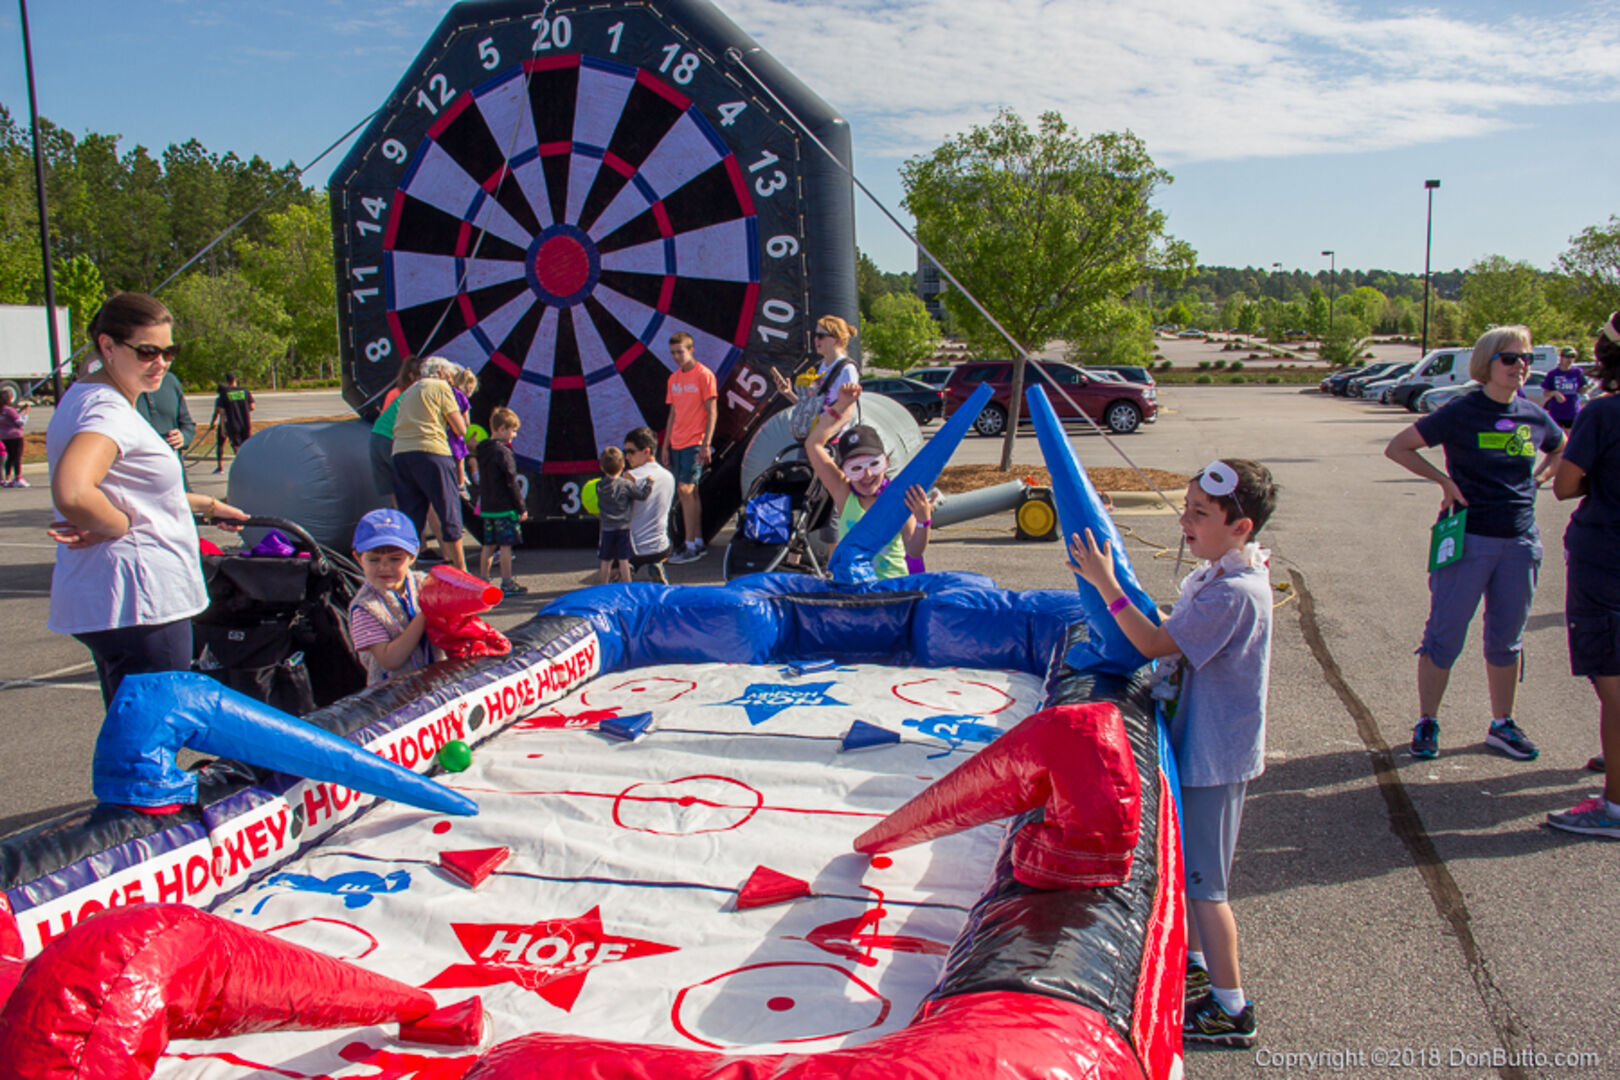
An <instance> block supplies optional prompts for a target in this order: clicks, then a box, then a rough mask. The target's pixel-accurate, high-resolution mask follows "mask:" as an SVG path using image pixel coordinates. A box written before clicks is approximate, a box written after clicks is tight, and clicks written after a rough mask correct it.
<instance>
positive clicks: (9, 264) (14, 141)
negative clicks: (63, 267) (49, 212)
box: [0, 105, 43, 304]
mask: <svg viewBox="0 0 1620 1080" xmlns="http://www.w3.org/2000/svg"><path fill="white" fill-rule="evenodd" d="M41 271H42V266H41V262H40V258H39V210H38V204H37V203H36V202H35V196H34V169H33V163H32V160H31V158H30V156H29V149H28V136H27V134H26V133H25V132H24V131H23V130H22V128H20V127H18V126H17V123H16V122H15V121H14V120H12V118H11V114H10V113H9V112H7V111H6V108H5V106H4V105H0V304H26V303H28V302H29V301H30V300H31V299H32V298H33V296H34V293H35V292H36V291H37V290H38V289H40V288H42V287H43V286H42V284H41V282H42V272H41Z"/></svg>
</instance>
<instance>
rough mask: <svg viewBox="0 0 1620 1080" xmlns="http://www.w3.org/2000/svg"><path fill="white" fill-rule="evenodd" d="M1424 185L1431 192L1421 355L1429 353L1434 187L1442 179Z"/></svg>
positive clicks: (1426, 245)
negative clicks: (1430, 267)
mask: <svg viewBox="0 0 1620 1080" xmlns="http://www.w3.org/2000/svg"><path fill="white" fill-rule="evenodd" d="M1423 186H1424V187H1425V188H1426V189H1428V192H1429V223H1428V225H1427V227H1426V228H1425V230H1424V234H1423V342H1422V344H1421V345H1420V346H1419V348H1418V355H1419V356H1427V355H1428V354H1429V249H1430V248H1431V247H1432V246H1433V243H1434V189H1435V188H1437V187H1439V186H1440V181H1438V180H1425V181H1423Z"/></svg>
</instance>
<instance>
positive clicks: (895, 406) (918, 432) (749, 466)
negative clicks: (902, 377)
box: [738, 394, 923, 498]
mask: <svg viewBox="0 0 1620 1080" xmlns="http://www.w3.org/2000/svg"><path fill="white" fill-rule="evenodd" d="M791 413H792V410H791V409H783V410H782V411H781V412H779V413H777V414H776V415H774V416H772V417H771V418H770V419H768V420H766V421H765V422H764V423H763V424H761V425H760V426H759V430H758V431H756V432H754V437H753V438H752V439H751V440H749V443H748V449H747V450H745V451H743V459H742V475H741V477H740V478H739V481H738V482H739V483H740V484H741V485H742V491H741V494H742V497H744V498H746V497H747V496H748V489H749V488H750V487H752V486H753V484H754V481H755V480H757V479H759V474H760V473H762V472H764V471H765V470H766V469H768V468H770V467H771V466H772V465H773V464H775V463H776V462H777V461H778V460H780V459H782V458H784V457H789V456H802V455H803V453H804V451H803V449H802V448H801V447H800V446H799V443H798V442H797V440H795V439H794V438H793V432H792V431H791V430H790V429H789V427H788V424H789V419H790V416H791ZM858 422H859V423H862V424H867V425H869V426H871V427H873V428H875V429H876V430H877V433H878V434H879V435H881V436H882V437H883V445H884V446H885V447H886V448H887V449H888V451H889V475H890V476H894V475H896V474H898V473H899V472H900V470H901V469H902V468H904V467H905V464H906V462H908V461H910V460H911V456H912V455H913V454H915V453H916V452H917V451H918V450H921V449H922V444H923V433H922V429H921V428H919V427H918V426H917V421H916V420H914V419H912V417H911V414H910V413H909V412H907V411H906V407H905V406H904V405H901V404H899V403H898V402H895V401H891V400H890V399H889V398H886V397H884V396H883V395H881V394H862V395H861V401H860V414H859V417H858ZM783 451H789V452H790V453H786V454H784V453H783Z"/></svg>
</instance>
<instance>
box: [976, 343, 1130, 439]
mask: <svg viewBox="0 0 1620 1080" xmlns="http://www.w3.org/2000/svg"><path fill="white" fill-rule="evenodd" d="M1040 366H1041V370H1042V371H1045V372H1046V373H1047V374H1048V375H1050V376H1051V377H1052V381H1053V382H1056V383H1057V384H1058V386H1059V387H1061V388H1062V389H1063V391H1064V393H1067V394H1068V396H1069V397H1070V398H1073V399H1074V405H1078V406H1079V407H1080V409H1082V410H1083V411H1084V412H1085V415H1087V416H1089V417H1091V418H1092V419H1093V420H1095V421H1097V422H1098V423H1099V424H1104V425H1106V426H1107V427H1108V428H1109V429H1110V430H1112V431H1114V432H1115V433H1116V434H1120V435H1128V434H1130V433H1131V432H1133V431H1135V430H1136V429H1137V428H1139V427H1141V426H1142V425H1143V424H1151V423H1153V422H1154V421H1155V420H1157V419H1158V418H1159V401H1158V393H1157V391H1156V390H1155V389H1154V388H1153V387H1151V386H1142V385H1141V384H1139V383H1129V382H1104V381H1102V380H1101V379H1094V378H1092V377H1090V376H1089V375H1087V374H1086V373H1085V372H1084V371H1083V370H1081V369H1080V368H1077V367H1075V366H1074V365H1073V364H1064V363H1060V362H1058V361H1053V360H1048V361H1042V362H1041V365H1040ZM982 382H987V383H989V384H990V385H991V386H993V387H994V388H995V396H993V397H992V398H991V399H990V400H989V401H988V402H987V403H986V404H985V406H984V408H983V409H982V410H980V412H979V415H978V416H977V417H976V418H975V419H974V421H973V430H974V431H977V432H978V433H979V434H980V435H1000V434H1001V433H1002V432H1004V431H1006V430H1007V417H1008V415H1009V414H1010V411H1011V410H1010V409H1009V405H1010V403H1011V400H1012V397H1011V395H1012V361H1010V360H975V361H969V362H967V363H964V364H958V365H957V366H956V368H955V369H954V370H953V371H952V372H951V377H950V379H948V380H947V381H946V383H945V416H946V418H947V419H949V418H950V416H951V414H952V413H954V412H956V410H957V409H958V408H960V407H961V405H962V403H963V402H964V401H966V400H967V399H968V397H969V396H971V395H972V393H973V391H974V390H976V389H978V386H979V384H980V383H982ZM1035 384H1039V385H1040V386H1042V387H1043V388H1044V389H1045V391H1046V400H1048V401H1050V402H1051V403H1052V408H1053V409H1054V410H1055V411H1056V412H1057V414H1058V418H1059V419H1060V420H1078V419H1080V413H1078V412H1076V411H1075V408H1074V405H1070V404H1069V402H1068V401H1067V400H1065V399H1064V396H1063V394H1060V393H1058V392H1057V390H1056V389H1054V388H1053V386H1052V385H1051V383H1049V382H1047V380H1045V379H1043V378H1041V377H1040V376H1039V375H1038V374H1036V373H1035V372H1033V371H1028V370H1026V371H1025V372H1024V389H1025V390H1026V391H1027V390H1028V389H1029V387H1030V386H1032V385H1035ZM1019 419H1020V421H1021V422H1023V423H1028V422H1029V406H1028V404H1027V402H1026V404H1025V405H1024V407H1023V408H1021V409H1020V410H1019Z"/></svg>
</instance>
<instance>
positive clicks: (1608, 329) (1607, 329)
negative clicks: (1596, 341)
mask: <svg viewBox="0 0 1620 1080" xmlns="http://www.w3.org/2000/svg"><path fill="white" fill-rule="evenodd" d="M1617 320H1620V311H1617V312H1615V313H1614V314H1613V315H1610V316H1609V321H1608V322H1606V323H1604V324H1603V336H1604V337H1606V338H1608V339H1609V340H1610V341H1612V342H1614V343H1615V344H1616V345H1620V327H1617V326H1615V322H1616V321H1617Z"/></svg>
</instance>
